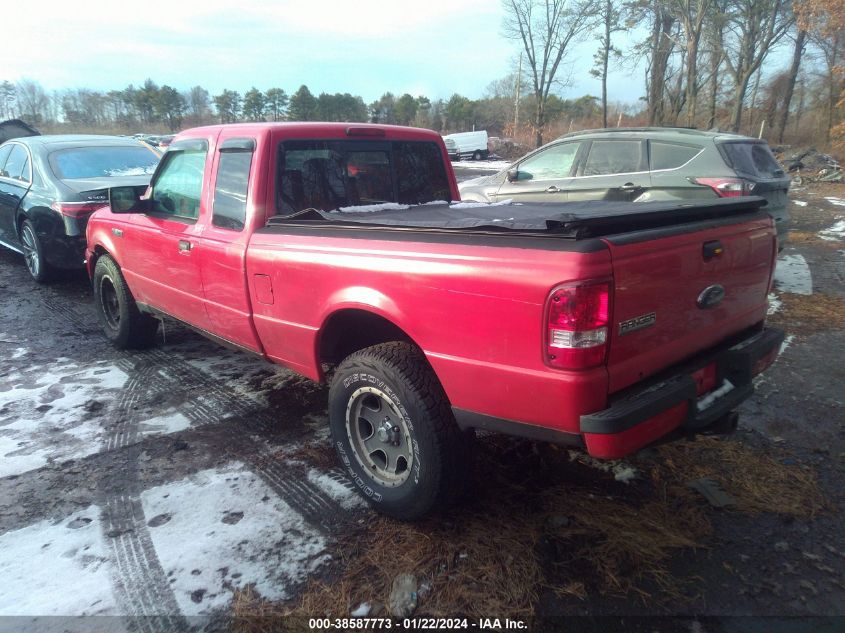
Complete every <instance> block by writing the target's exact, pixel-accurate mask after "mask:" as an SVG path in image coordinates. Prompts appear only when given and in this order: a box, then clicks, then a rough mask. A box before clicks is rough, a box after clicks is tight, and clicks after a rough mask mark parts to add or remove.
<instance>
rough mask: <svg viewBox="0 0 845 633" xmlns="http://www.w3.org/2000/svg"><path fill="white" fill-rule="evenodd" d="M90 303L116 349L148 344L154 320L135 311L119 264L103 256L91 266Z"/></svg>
mask: <svg viewBox="0 0 845 633" xmlns="http://www.w3.org/2000/svg"><path fill="white" fill-rule="evenodd" d="M94 304H95V307H96V310H97V317H98V318H99V320H100V325H102V327H103V332H104V333H105V335H106V338H107V339H109V341H111V343H112V344H113V345H114V346H115V347H117V348H119V349H129V348H144V347H150V346H152V345H153V343H155V337H156V332H157V331H158V320H157V319H155V318H153V317H151V316H150V315H148V314H143V313H142V312H141V311H140V310H138V306H137V305H136V304H135V299H134V298H133V297H132V293H131V292H130V291H129V286H127V285H126V280H125V279H124V278H123V273H121V272H120V267H119V266H118V265H117V262H115V261H114V260H113V259H112V258H111V257H109V256H108V255H103V256H102V257H100V258H99V259H98V260H97V265H96V266H95V267H94Z"/></svg>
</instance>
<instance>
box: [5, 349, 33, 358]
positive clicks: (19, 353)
mask: <svg viewBox="0 0 845 633" xmlns="http://www.w3.org/2000/svg"><path fill="white" fill-rule="evenodd" d="M28 351H29V350H28V349H26V348H25V347H19V348H17V349H13V350H12V356H11V358H10V359H9V360H17V359H19V358H23V357H24V356H26V354H27V352H28Z"/></svg>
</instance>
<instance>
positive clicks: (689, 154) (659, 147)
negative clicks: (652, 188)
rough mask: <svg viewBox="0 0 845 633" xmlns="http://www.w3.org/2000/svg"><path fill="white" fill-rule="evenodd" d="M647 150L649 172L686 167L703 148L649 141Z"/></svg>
mask: <svg viewBox="0 0 845 633" xmlns="http://www.w3.org/2000/svg"><path fill="white" fill-rule="evenodd" d="M649 150H650V151H649V157H650V159H651V170H652V171H660V170H663V169H677V168H678V167H681V166H683V165H686V164H687V163H688V162H689V161H691V160H692V159H693V158H695V157H696V156H698V155H699V154H700V153H701V152H702V151H704V148H703V147H696V146H693V145H683V144H680V143H668V142H665V141H649Z"/></svg>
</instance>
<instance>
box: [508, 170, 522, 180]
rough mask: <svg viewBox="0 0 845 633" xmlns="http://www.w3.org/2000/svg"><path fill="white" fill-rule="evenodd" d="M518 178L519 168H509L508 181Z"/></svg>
mask: <svg viewBox="0 0 845 633" xmlns="http://www.w3.org/2000/svg"><path fill="white" fill-rule="evenodd" d="M517 180H519V170H518V169H508V182H516V181H517Z"/></svg>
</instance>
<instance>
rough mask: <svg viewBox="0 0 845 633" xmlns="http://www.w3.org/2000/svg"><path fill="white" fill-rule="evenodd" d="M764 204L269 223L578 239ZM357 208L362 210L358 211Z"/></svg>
mask: <svg viewBox="0 0 845 633" xmlns="http://www.w3.org/2000/svg"><path fill="white" fill-rule="evenodd" d="M764 204H765V200H764V199H763V198H759V197H744V198H723V199H716V200H712V201H706V202H702V201H696V202H694V203H691V202H646V203H620V202H613V201H604V200H595V201H587V202H561V203H548V202H543V203H510V202H508V203H494V204H485V203H460V202H458V203H448V202H431V203H428V204H423V205H415V206H406V205H397V204H386V205H380V206H372V207H347V208H345V209H343V210H338V211H320V210H317V209H305V210H304V211H300V212H299V213H296V214H292V215H287V216H273V217H271V218H270V219H269V221H268V226H278V227H281V226H286V225H288V226H290V225H299V226H302V225H308V226H315V225H328V226H336V227H339V226H355V225H369V226H371V227H374V228H375V227H383V228H402V229H414V228H417V229H454V230H470V231H474V230H477V231H496V232H519V233H544V234H549V233H552V234H555V235H559V236H562V237H569V238H573V239H582V238H589V237H598V236H601V235H613V234H616V233H623V232H629V231H635V230H645V229H650V228H659V227H664V226H671V225H677V224H686V223H691V222H702V221H707V220H719V219H723V218H730V217H734V216H743V215H751V214H756V213H758V212H759V211H760V209H761V208H762V207H763V205H764ZM356 209H361V210H360V211H357V210H356Z"/></svg>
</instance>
